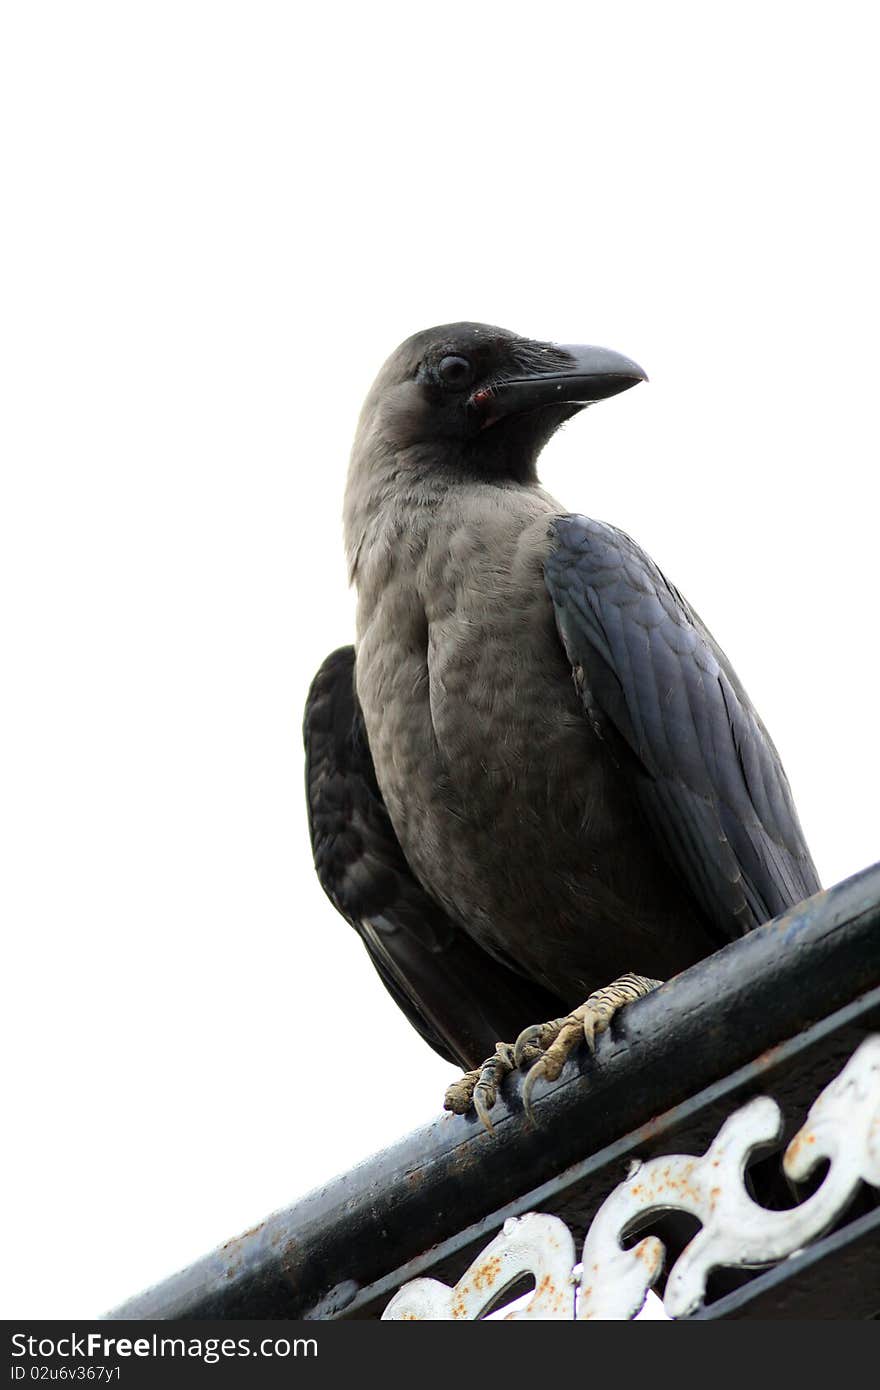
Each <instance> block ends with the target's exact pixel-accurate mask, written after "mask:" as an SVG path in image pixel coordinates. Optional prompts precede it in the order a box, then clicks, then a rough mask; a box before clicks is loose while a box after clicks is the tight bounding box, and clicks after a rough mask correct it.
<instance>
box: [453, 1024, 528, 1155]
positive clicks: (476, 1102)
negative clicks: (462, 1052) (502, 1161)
mask: <svg viewBox="0 0 880 1390" xmlns="http://www.w3.org/2000/svg"><path fill="white" fill-rule="evenodd" d="M515 1065H516V1063H515V1062H514V1060H513V1046H512V1044H511V1043H503V1042H500V1043H496V1045H495V1051H494V1052H493V1053H492V1056H491V1057H487V1058H486V1061H485V1062H483V1063H481V1065H480V1066H479V1067H477V1069H476V1071H466V1072H465V1074H464V1076H462V1077H459V1079H458V1081H453V1083H452V1085H451V1086H450V1087H449V1088H448V1089H447V1091H446V1097H445V1099H444V1101H443V1109H444V1110H452V1111H453V1112H454V1113H455V1114H456V1115H466V1114H467V1112H468V1111H469V1110H470V1108H471V1106H473V1108H474V1109H475V1110H476V1112H477V1114H478V1115H479V1117H480V1119H481V1120H482V1122H483V1124H484V1125H485V1127H486V1129H488V1131H489V1133H490V1134H491V1133H492V1121H491V1119H490V1118H489V1111H490V1110H491V1109H492V1106H493V1105H494V1104H495V1102H496V1100H497V1099H498V1087H499V1086H500V1085H501V1082H502V1081H503V1080H504V1078H505V1076H507V1075H508V1073H509V1072H512V1071H513V1069H514V1066H515Z"/></svg>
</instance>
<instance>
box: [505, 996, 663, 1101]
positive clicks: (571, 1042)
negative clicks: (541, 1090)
mask: <svg viewBox="0 0 880 1390" xmlns="http://www.w3.org/2000/svg"><path fill="white" fill-rule="evenodd" d="M662 983H663V981H662V980H651V979H649V978H648V977H647V976H646V975H633V974H628V975H621V977H620V979H619V980H614V981H613V983H612V984H610V985H606V986H605V988H604V989H597V990H596V991H595V992H594V993H593V994H591V995H590V997H589V999H587V1000H586V1002H585V1003H583V1004H581V1005H579V1006H578V1008H576V1009H573V1010H572V1012H571V1013H570V1014H566V1015H565V1017H564V1018H554V1019H553V1020H552V1021H551V1022H550V1023H536V1024H533V1025H532V1027H531V1028H524V1029H523V1031H522V1032H521V1033H520V1035H519V1037H518V1038H517V1040H516V1042H515V1043H514V1045H513V1059H514V1062H515V1063H516V1065H517V1066H518V1067H522V1066H527V1067H528V1068H529V1070H528V1073H527V1075H526V1079H525V1081H524V1083H523V1089H522V1101H523V1107H524V1109H525V1111H526V1114H527V1115H529V1116H531V1115H532V1108H531V1099H532V1091H533V1089H534V1086H535V1082H536V1081H537V1080H539V1078H543V1079H544V1080H545V1081H555V1080H556V1078H557V1077H558V1076H559V1074H560V1072H561V1071H562V1068H563V1067H564V1065H565V1063H566V1062H567V1060H568V1058H569V1057H570V1056H571V1054H572V1052H573V1051H574V1049H575V1048H576V1047H577V1045H578V1043H579V1041H580V1039H581V1038H582V1037H583V1038H586V1040H587V1046H588V1048H589V1049H590V1051H591V1052H595V1050H596V1038H597V1037H598V1036H599V1034H600V1033H604V1032H605V1030H606V1029H607V1028H608V1026H609V1024H610V1023H611V1020H612V1018H613V1017H614V1015H615V1014H616V1013H617V1011H618V1009H622V1008H623V1006H624V1004H629V1003H631V1002H632V1001H633V1000H634V999H643V998H644V996H645V995H646V994H650V993H651V991H652V990H654V989H657V987H658V986H659V985H662Z"/></svg>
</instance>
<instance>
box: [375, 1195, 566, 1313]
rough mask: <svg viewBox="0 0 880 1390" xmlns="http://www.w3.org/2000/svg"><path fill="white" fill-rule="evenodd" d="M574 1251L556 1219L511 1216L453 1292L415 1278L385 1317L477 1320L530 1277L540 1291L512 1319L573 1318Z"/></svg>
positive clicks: (445, 1286)
mask: <svg viewBox="0 0 880 1390" xmlns="http://www.w3.org/2000/svg"><path fill="white" fill-rule="evenodd" d="M574 1259H575V1250H574V1240H573V1238H572V1235H571V1232H570V1231H569V1229H568V1227H567V1226H566V1225H565V1223H564V1222H563V1221H560V1220H559V1218H558V1217H557V1216H542V1215H541V1214H540V1213H538V1212H534V1211H530V1212H528V1213H527V1215H525V1216H520V1217H518V1218H517V1217H511V1218H510V1220H509V1221H505V1223H504V1229H503V1230H502V1231H501V1233H500V1234H499V1235H497V1236H496V1237H495V1239H494V1240H493V1241H492V1243H491V1245H487V1246H486V1249H485V1250H484V1251H483V1252H482V1254H481V1255H480V1256H478V1258H477V1259H476V1260H474V1262H473V1264H472V1265H471V1266H470V1268H469V1269H467V1270H466V1271H465V1273H464V1274H463V1275H462V1276H461V1278H460V1279H459V1281H458V1283H457V1284H456V1285H455V1287H454V1288H450V1287H449V1285H448V1284H441V1283H440V1281H439V1279H413V1280H411V1281H410V1283H408V1284H404V1286H403V1288H402V1289H400V1290H399V1292H398V1293H396V1294H395V1295H394V1297H393V1298H392V1300H391V1302H390V1303H389V1304H388V1307H387V1308H386V1309H385V1312H384V1313H383V1314H382V1317H383V1319H389V1320H392V1321H396V1322H401V1321H403V1320H408V1321H410V1320H415V1321H419V1320H422V1321H423V1320H431V1321H433V1320H438V1319H439V1320H450V1319H455V1318H464V1319H466V1320H467V1321H475V1320H476V1319H477V1318H479V1317H481V1316H482V1315H483V1314H484V1313H486V1312H487V1311H488V1310H489V1308H490V1307H491V1305H492V1304H493V1303H496V1302H497V1301H498V1299H499V1298H500V1297H501V1296H502V1295H503V1294H504V1292H505V1290H507V1289H509V1288H510V1287H511V1286H512V1285H513V1284H515V1283H517V1281H518V1280H519V1279H521V1278H522V1277H523V1275H526V1274H531V1275H533V1276H534V1280H535V1291H534V1293H533V1294H532V1297H531V1298H530V1299H529V1302H528V1303H527V1304H526V1305H525V1307H516V1308H515V1309H514V1310H513V1311H512V1312H510V1313H508V1314H507V1317H508V1318H509V1319H511V1320H513V1319H518V1320H522V1319H538V1320H539V1321H543V1322H546V1321H548V1320H551V1319H560V1320H561V1319H563V1318H564V1319H567V1320H568V1321H569V1322H570V1321H571V1319H572V1318H573V1317H574V1294H575V1291H574V1282H575V1281H574V1279H573V1277H572V1269H573V1267H574Z"/></svg>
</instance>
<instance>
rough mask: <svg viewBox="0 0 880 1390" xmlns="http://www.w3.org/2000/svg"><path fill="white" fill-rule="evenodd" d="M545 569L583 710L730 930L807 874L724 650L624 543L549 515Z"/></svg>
mask: <svg viewBox="0 0 880 1390" xmlns="http://www.w3.org/2000/svg"><path fill="white" fill-rule="evenodd" d="M551 536H552V542H551V550H550V553H549V555H548V558H547V561H546V563H545V579H546V583H547V587H548V589H549V591H550V596H551V598H552V600H553V605H554V609H555V613H556V622H557V627H558V630H559V634H560V636H561V638H562V641H563V643H564V646H565V650H566V653H567V655H568V657H569V660H570V661H571V664H572V668H573V671H574V676H575V681H576V684H577V686H578V689H579V690H580V692H581V696H582V700H583V703H584V707H585V710H586V713H587V715H588V717H589V718H590V719H591V720H592V721H593V723H594V726H595V727H596V730H597V732H598V733H599V734H600V735H602V736H603V737H605V738H606V739H607V740H608V742H609V746H610V748H611V751H612V752H616V754H617V756H618V757H619V759H620V764H621V771H622V773H624V774H625V775H628V776H630V777H631V778H632V780H633V785H634V787H635V789H636V793H637V796H638V799H639V803H640V805H641V807H642V810H643V813H644V815H645V818H646V820H647V822H648V825H649V827H650V829H651V831H652V832H653V834H654V836H655V837H656V838H657V840H658V841H659V842H660V844H661V845H662V846H663V848H664V850H665V852H666V854H667V856H668V858H669V860H670V861H671V862H672V863H673V864H674V866H675V868H676V869H677V871H678V872H679V874H680V875H681V877H682V879H683V881H684V882H685V883H686V884H687V886H688V888H689V889H690V891H691V893H692V894H693V896H694V898H695V899H696V900H697V902H698V904H699V905H700V907H701V908H702V910H703V912H704V913H705V914H706V916H707V918H708V920H709V922H710V923H711V925H712V926H713V927H714V929H715V934H716V937H720V938H721V939H724V940H730V939H732V938H734V937H736V936H738V935H741V934H742V933H743V932H746V931H749V930H751V928H752V927H755V926H757V925H758V924H759V923H760V922H765V921H767V920H768V919H769V918H771V917H775V916H776V915H777V914H778V913H780V912H783V911H785V910H786V909H787V908H789V907H791V906H792V905H793V904H794V903H797V902H800V901H801V899H803V898H805V897H808V896H809V895H810V894H811V893H815V892H817V891H818V889H819V887H820V884H819V879H818V876H817V874H816V870H815V867H814V865H813V862H812V859H811V858H810V853H809V850H808V849H807V846H806V843H805V841H804V837H803V833H802V831H801V828H800V824H799V822H798V818H797V812H796V811H795V808H794V803H793V801H792V797H791V791H790V789H789V785H788V780H787V778H786V776H785V773H784V771H783V769H782V765H781V763H780V761H779V756H778V754H777V752H776V749H775V748H774V747H773V744H772V742H771V740H770V737H769V735H768V734H767V731H766V730H765V729H764V727H763V725H762V724H761V721H760V719H759V718H758V716H757V714H756V713H755V710H754V709H753V707H752V704H751V702H750V700H749V698H748V696H747V695H746V693H745V691H744V690H743V688H742V686H741V685H740V683H739V680H738V679H737V677H736V674H735V672H734V671H733V669H732V667H731V666H730V663H729V662H728V661H727V658H726V657H725V656H724V653H723V652H722V651H721V649H720V648H719V647H718V645H717V644H716V642H715V641H714V639H713V638H712V636H711V634H710V633H709V632H708V631H707V629H706V628H705V627H704V625H703V623H702V622H701V621H700V619H699V618H698V617H697V615H696V614H695V613H694V611H693V610H692V609H691V608H690V607H689V606H688V604H687V603H686V602H685V600H684V599H683V598H682V597H681V595H680V594H679V593H678V591H677V590H676V589H675V588H674V587H673V586H672V585H671V584H669V583H668V581H667V580H666V579H665V578H664V576H663V575H662V574H661V572H660V570H659V569H658V568H657V566H656V565H655V564H654V563H653V561H652V560H651V559H650V558H649V557H648V556H647V555H646V554H645V553H644V551H642V550H640V549H639V547H638V546H637V545H636V544H635V542H634V541H632V540H630V538H629V537H628V536H626V535H624V534H623V532H621V531H618V530H616V529H615V528H614V527H612V526H607V525H605V524H603V523H602V522H597V521H591V520H589V519H588V518H587V517H582V516H564V517H558V518H556V520H555V521H554V522H553V524H552V527H551Z"/></svg>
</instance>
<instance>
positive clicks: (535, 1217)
mask: <svg viewBox="0 0 880 1390" xmlns="http://www.w3.org/2000/svg"><path fill="white" fill-rule="evenodd" d="M781 1131H782V1116H781V1113H780V1110H779V1107H778V1105H777V1104H776V1102H775V1101H774V1100H771V1099H770V1098H769V1097H768V1096H761V1097H759V1098H758V1099H756V1100H753V1101H750V1102H749V1103H748V1105H744V1106H743V1107H742V1109H741V1110H737V1111H736V1112H735V1113H734V1114H733V1115H731V1116H730V1118H729V1119H728V1120H726V1121H725V1123H724V1124H723V1125H722V1127H721V1129H720V1130H719V1132H718V1135H717V1137H716V1139H715V1140H714V1142H713V1143H712V1145H711V1147H710V1148H709V1150H708V1152H707V1153H706V1154H704V1155H703V1156H702V1157H701V1158H699V1157H694V1156H692V1155H688V1154H670V1155H665V1156H663V1157H660V1158H652V1159H650V1160H649V1161H648V1162H647V1163H638V1162H635V1163H633V1165H632V1167H631V1169H630V1173H629V1175H628V1177H627V1179H626V1181H625V1182H622V1183H621V1184H620V1185H619V1186H618V1187H616V1188H615V1190H614V1191H613V1192H612V1193H611V1195H610V1196H609V1197H608V1198H607V1199H606V1200H605V1202H604V1203H603V1204H602V1206H601V1207H600V1208H599V1211H598V1212H597V1213H596V1216H595V1218H594V1220H593V1222H592V1225H591V1226H590V1229H589V1231H588V1233H587V1238H586V1241H585V1243H584V1251H583V1259H582V1262H581V1265H579V1266H575V1265H574V1243H573V1240H572V1237H571V1235H570V1233H569V1231H568V1229H567V1228H566V1226H565V1225H564V1224H563V1223H562V1222H561V1221H559V1220H558V1219H557V1218H556V1217H554V1216H542V1215H539V1214H538V1213H535V1212H530V1213H529V1214H528V1215H526V1216H523V1217H520V1218H519V1219H518V1220H510V1221H507V1222H505V1225H504V1230H503V1231H502V1232H501V1234H500V1235H498V1236H496V1238H495V1240H493V1241H492V1243H491V1245H489V1246H488V1247H487V1248H486V1250H485V1251H484V1252H483V1254H482V1255H481V1256H480V1257H479V1258H478V1259H477V1260H475V1261H474V1263H473V1264H472V1265H471V1267H470V1269H468V1271H467V1273H466V1274H464V1275H463V1276H462V1278H461V1279H460V1280H459V1281H458V1283H457V1284H456V1285H455V1287H454V1288H449V1287H448V1286H447V1285H445V1284H441V1283H440V1282H439V1281H438V1280H436V1279H414V1280H413V1281H412V1282H411V1283H409V1284H405V1285H404V1286H403V1288H401V1289H400V1291H399V1292H398V1293H397V1294H396V1295H395V1297H394V1298H393V1299H392V1300H391V1302H390V1303H389V1305H388V1307H387V1309H386V1310H385V1313H384V1314H383V1316H384V1317H385V1318H396V1319H400V1318H413V1319H425V1318H427V1319H433V1318H449V1319H454V1318H465V1319H476V1318H479V1317H480V1316H482V1315H483V1314H484V1313H485V1311H486V1309H487V1308H488V1307H489V1306H490V1304H492V1303H494V1302H496V1301H497V1299H498V1298H499V1296H500V1295H501V1294H502V1293H503V1292H504V1290H505V1289H506V1288H510V1286H511V1285H512V1284H513V1283H515V1282H516V1280H517V1279H518V1278H521V1277H522V1275H523V1274H526V1273H531V1274H533V1275H534V1278H535V1292H534V1294H533V1296H532V1298H531V1299H530V1301H529V1303H528V1304H527V1305H526V1306H525V1307H522V1308H517V1309H516V1310H515V1311H513V1312H511V1313H509V1314H508V1317H510V1318H538V1319H545V1320H546V1319H551V1318H554V1319H566V1320H570V1319H571V1318H573V1317H574V1316H576V1317H577V1318H578V1319H588V1318H613V1319H631V1318H634V1317H636V1316H637V1314H638V1313H639V1311H640V1309H641V1308H642V1306H643V1304H644V1302H645V1299H646V1297H647V1294H648V1290H649V1289H650V1288H651V1286H652V1285H653V1284H654V1283H655V1281H656V1279H657V1278H658V1276H659V1274H660V1271H661V1269H662V1267H663V1256H664V1250H663V1245H662V1243H661V1242H660V1240H659V1239H658V1238H657V1237H656V1236H651V1235H649V1236H646V1237H645V1238H644V1239H643V1240H641V1241H639V1242H638V1243H637V1244H636V1245H634V1246H633V1247H632V1248H631V1249H629V1250H624V1249H623V1248H622V1246H621V1244H620V1241H621V1238H622V1237H623V1236H625V1235H626V1234H627V1233H629V1232H632V1231H633V1230H634V1229H635V1228H637V1227H638V1226H639V1225H645V1224H646V1223H647V1222H648V1221H649V1220H650V1218H651V1217H653V1216H657V1215H659V1214H660V1213H661V1212H663V1211H670V1210H673V1211H684V1212H688V1213H689V1214H690V1215H692V1216H696V1217H697V1218H698V1219H699V1220H700V1222H701V1229H700V1231H699V1232H698V1234H697V1235H696V1236H694V1238H693V1240H691V1241H690V1243H689V1244H688V1245H687V1246H686V1247H685V1249H684V1250H683V1251H682V1253H681V1255H680V1256H679V1258H678V1260H677V1261H676V1262H675V1264H674V1265H673V1267H672V1269H671V1271H670V1273H669V1277H668V1279H667V1281H666V1292H665V1295H664V1300H663V1303H664V1308H665V1310H666V1313H667V1314H668V1315H669V1316H670V1317H673V1318H675V1317H685V1316H687V1315H688V1314H689V1313H692V1312H694V1310H695V1309H696V1308H698V1307H699V1305H700V1303H701V1301H702V1299H703V1296H704V1294H705V1291H706V1279H707V1277H708V1275H709V1273H710V1271H711V1270H713V1269H716V1268H718V1267H722V1266H723V1267H727V1268H730V1267H740V1268H742V1267H746V1268H755V1267H759V1266H762V1265H769V1264H775V1263H776V1262H777V1261H779V1260H782V1259H784V1258H785V1257H786V1256H788V1255H791V1254H794V1253H795V1252H796V1251H798V1250H800V1249H801V1248H802V1247H803V1246H804V1245H806V1244H808V1242H809V1241H811V1240H815V1239H817V1237H819V1236H821V1235H822V1234H823V1233H824V1232H825V1231H827V1230H828V1228H829V1227H830V1226H831V1225H832V1224H833V1223H834V1221H835V1220H836V1218H837V1217H838V1216H839V1215H840V1213H841V1212H842V1211H843V1209H844V1208H845V1206H846V1204H847V1202H848V1201H849V1199H850V1198H851V1196H852V1195H853V1193H854V1192H855V1190H856V1188H857V1187H858V1186H859V1184H860V1183H862V1182H865V1183H869V1184H870V1185H872V1186H874V1187H880V1035H874V1036H872V1037H869V1038H866V1039H865V1041H864V1042H863V1043H862V1044H861V1045H860V1047H858V1048H857V1050H856V1051H855V1052H854V1053H853V1055H852V1057H851V1058H850V1060H849V1062H848V1063H847V1064H846V1066H845V1067H844V1069H843V1071H842V1072H841V1073H840V1075H839V1076H838V1077H836V1079H835V1080H834V1081H832V1082H831V1083H830V1084H829V1085H828V1086H826V1087H825V1089H824V1091H822V1092H821V1094H820V1095H819V1096H818V1098H817V1099H816V1101H815V1102H814V1103H813V1105H812V1107H811V1109H810V1112H809V1115H808V1116H807V1120H806V1123H805V1124H804V1125H803V1126H802V1128H801V1129H800V1130H799V1131H798V1133H797V1134H796V1135H795V1137H794V1138H793V1139H792V1141H791V1143H790V1144H789V1145H788V1148H787V1149H786V1151H785V1154H784V1157H783V1161H782V1162H783V1168H784V1170H785V1173H786V1175H787V1176H788V1177H789V1178H790V1179H791V1180H792V1182H802V1181H804V1179H806V1178H808V1177H809V1176H810V1174H811V1173H812V1171H813V1170H814V1168H815V1167H816V1165H817V1164H818V1163H820V1162H822V1161H823V1160H825V1159H827V1160H829V1164H830V1166H829V1169H828V1172H827V1174H826V1175H825V1178H824V1179H823V1181H822V1183H821V1184H820V1185H819V1187H818V1188H817V1189H816V1191H815V1192H814V1193H813V1194H812V1196H810V1197H808V1198H807V1199H806V1201H804V1202H801V1203H800V1205H798V1206H795V1207H792V1208H790V1209H789V1210H786V1211H768V1210H767V1209H766V1208H764V1207H760V1206H758V1204H757V1203H756V1202H754V1201H753V1200H752V1198H751V1197H750V1196H749V1193H748V1191H747V1189H746V1186H745V1181H744V1174H745V1170H746V1165H747V1163H748V1160H749V1156H750V1155H751V1154H752V1153H753V1151H754V1150H755V1149H756V1148H758V1147H763V1146H766V1145H767V1144H772V1143H773V1142H774V1141H777V1140H778V1139H779V1137H780V1134H781ZM575 1283H577V1284H579V1288H578V1290H577V1298H576V1302H575V1300H574V1299H573V1290H572V1285H573V1284H575Z"/></svg>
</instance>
